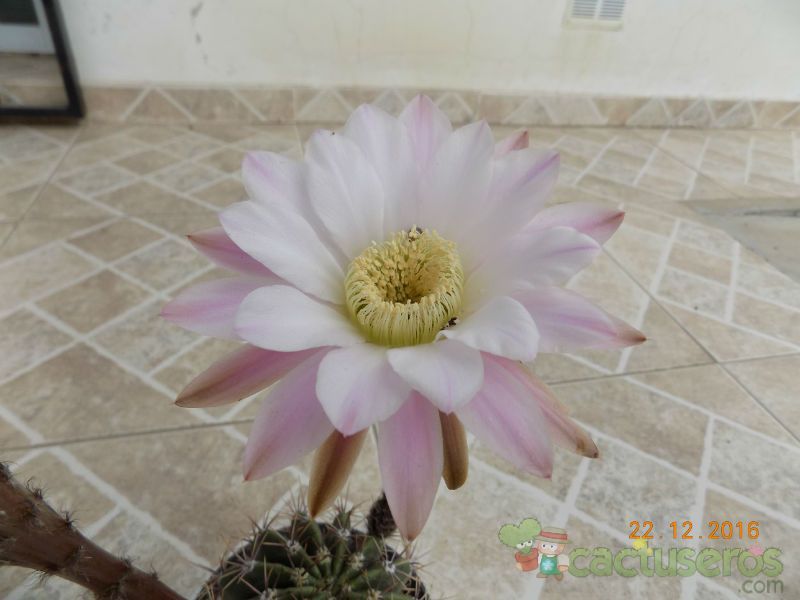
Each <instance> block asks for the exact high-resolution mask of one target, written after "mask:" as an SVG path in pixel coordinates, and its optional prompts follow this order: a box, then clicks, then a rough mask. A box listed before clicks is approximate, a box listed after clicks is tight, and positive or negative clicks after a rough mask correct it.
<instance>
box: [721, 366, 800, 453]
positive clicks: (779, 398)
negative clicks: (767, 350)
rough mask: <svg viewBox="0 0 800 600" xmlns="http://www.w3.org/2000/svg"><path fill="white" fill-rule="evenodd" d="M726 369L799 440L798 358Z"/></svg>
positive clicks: (727, 367)
mask: <svg viewBox="0 0 800 600" xmlns="http://www.w3.org/2000/svg"><path fill="white" fill-rule="evenodd" d="M725 368H726V369H727V370H728V371H729V372H730V373H731V374H732V375H733V376H734V377H736V379H738V380H739V382H741V384H742V385H743V386H744V387H745V388H747V389H748V390H749V391H750V393H752V394H753V395H754V396H755V397H756V398H757V399H758V400H759V401H760V402H761V403H763V405H764V406H765V407H766V408H767V410H769V411H770V412H771V413H772V414H773V415H774V416H775V418H776V419H778V420H779V421H780V422H781V423H783V424H784V425H785V426H786V427H787V428H788V429H789V430H790V431H792V432H793V433H794V435H795V436H796V437H798V438H800V404H798V402H797V382H798V369H800V356H798V355H794V356H785V357H778V358H768V359H763V360H753V361H745V362H736V363H729V364H727V365H725Z"/></svg>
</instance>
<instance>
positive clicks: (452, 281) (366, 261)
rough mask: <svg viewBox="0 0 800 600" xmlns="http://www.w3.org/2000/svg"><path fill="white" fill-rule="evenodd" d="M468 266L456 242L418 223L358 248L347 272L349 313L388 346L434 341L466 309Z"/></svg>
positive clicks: (371, 336) (373, 337)
mask: <svg viewBox="0 0 800 600" xmlns="http://www.w3.org/2000/svg"><path fill="white" fill-rule="evenodd" d="M463 287H464V271H463V270H462V268H461V260H460V259H459V257H458V253H457V252H456V245H455V244H454V243H453V242H450V241H448V240H445V239H443V238H442V237H440V236H439V234H437V233H436V232H435V231H428V230H425V231H423V230H421V229H419V228H416V227H415V228H413V229H412V230H411V231H401V232H400V233H397V234H395V235H394V236H393V237H392V238H391V239H390V240H389V241H386V242H383V243H382V244H377V243H374V242H373V244H372V245H371V246H370V247H369V248H367V249H366V250H364V252H362V253H361V254H359V255H358V256H357V257H356V258H355V259H354V260H353V262H352V263H350V269H349V270H348V272H347V277H346V278H345V296H346V299H347V307H348V310H349V311H350V315H351V316H352V317H353V319H354V320H355V321H356V322H357V323H358V325H359V327H360V328H361V330H362V331H363V332H364V334H365V335H366V337H367V339H368V340H369V341H371V342H373V343H375V344H381V345H384V346H412V345H415V344H425V343H428V342H432V341H433V340H434V338H435V337H436V334H437V333H438V332H439V331H441V330H442V329H443V328H444V327H446V326H447V325H448V324H449V323H450V321H451V320H452V319H455V318H456V317H457V316H458V313H459V311H460V310H461V295H462V290H463Z"/></svg>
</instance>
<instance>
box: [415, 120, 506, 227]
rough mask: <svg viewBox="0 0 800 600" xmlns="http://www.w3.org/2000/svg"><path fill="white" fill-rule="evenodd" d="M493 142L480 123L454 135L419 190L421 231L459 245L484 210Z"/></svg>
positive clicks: (435, 157)
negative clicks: (422, 229)
mask: <svg viewBox="0 0 800 600" xmlns="http://www.w3.org/2000/svg"><path fill="white" fill-rule="evenodd" d="M493 152H494V142H493V140H492V132H491V130H490V129H489V126H488V125H487V124H486V123H485V122H483V121H481V122H478V123H472V124H471V125H466V126H465V127H461V128H460V129H457V130H456V131H454V132H453V134H452V135H451V136H450V137H448V138H447V139H446V140H445V141H444V143H443V144H442V145H441V147H440V148H439V151H438V152H437V153H436V156H434V158H433V164H431V165H430V168H429V169H428V171H427V173H426V174H425V176H424V177H423V179H422V182H421V186H420V202H421V204H420V210H419V212H420V222H419V223H418V224H417V225H419V226H420V227H423V228H427V229H436V230H437V231H438V232H439V233H440V234H442V235H443V236H444V237H445V238H448V239H451V240H453V241H455V242H457V243H459V242H462V241H463V240H462V239H461V238H462V237H463V236H464V235H465V234H466V233H467V231H465V227H464V224H469V223H472V222H474V221H475V220H477V218H478V216H479V215H480V214H481V211H482V210H483V208H484V207H485V204H486V201H487V197H488V193H489V182H490V180H491V175H492V160H491V158H492V153H493Z"/></svg>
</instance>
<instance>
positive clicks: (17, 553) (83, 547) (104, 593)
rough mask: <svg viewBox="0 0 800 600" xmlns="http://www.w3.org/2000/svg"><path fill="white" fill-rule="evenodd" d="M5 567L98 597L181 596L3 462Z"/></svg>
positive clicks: (162, 599) (1, 554) (0, 495)
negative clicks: (79, 525)
mask: <svg viewBox="0 0 800 600" xmlns="http://www.w3.org/2000/svg"><path fill="white" fill-rule="evenodd" d="M0 565H14V566H18V567H26V568H28V569H35V570H36V571H40V572H41V573H44V574H46V575H55V576H57V577H61V578H62V579H67V580H69V581H72V582H74V583H77V584H78V585H81V586H83V587H85V588H86V589H88V590H90V591H92V592H93V593H94V595H95V596H96V597H97V598H101V599H109V600H110V599H112V598H114V599H120V600H139V599H141V600H181V599H182V596H180V595H179V594H177V593H176V592H175V591H173V590H172V589H170V588H169V587H167V586H166V585H164V584H163V583H162V582H161V581H159V580H158V577H157V576H156V575H155V574H154V573H145V572H144V571H140V570H139V569H137V568H136V567H134V566H133V565H132V564H131V562H130V561H128V560H125V559H122V558H119V557H117V556H114V555H113V554H110V553H109V552H106V551H105V550H103V549H102V548H101V547H99V546H98V545H97V544H95V543H94V542H92V541H91V540H89V539H87V538H85V537H84V536H83V535H82V534H81V532H80V531H78V530H77V529H76V528H75V527H74V525H73V523H72V521H71V520H70V519H69V517H68V516H65V515H62V514H61V513H59V512H57V511H56V510H54V509H53V508H52V507H51V506H50V505H49V504H48V503H47V502H46V501H45V500H44V498H43V495H42V492H41V490H39V489H36V488H32V487H26V486H23V485H20V484H19V483H17V482H16V481H15V480H14V478H13V477H12V476H11V472H10V471H9V470H8V467H7V466H6V465H3V464H1V463H0Z"/></svg>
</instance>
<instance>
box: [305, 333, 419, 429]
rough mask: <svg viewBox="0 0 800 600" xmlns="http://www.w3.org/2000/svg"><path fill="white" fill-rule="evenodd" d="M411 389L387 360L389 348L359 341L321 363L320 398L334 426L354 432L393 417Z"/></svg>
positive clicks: (331, 354)
mask: <svg viewBox="0 0 800 600" xmlns="http://www.w3.org/2000/svg"><path fill="white" fill-rule="evenodd" d="M410 393H411V388H410V387H408V385H407V384H406V383H405V382H404V381H403V380H402V379H401V378H400V377H399V376H398V375H397V373H395V372H394V371H393V370H392V368H391V367H390V366H389V363H388V362H387V360H386V348H383V347H381V346H375V345H373V344H357V345H355V346H350V347H349V348H340V349H338V350H333V351H331V352H329V353H328V355H327V356H326V357H325V359H324V360H323V361H322V363H321V364H320V366H319V374H318V375H317V397H318V398H319V401H320V403H321V404H322V408H323V409H325V413H326V414H327V415H328V418H329V419H330V420H331V423H333V425H334V427H336V429H338V430H339V431H340V432H341V433H343V434H344V435H353V434H354V433H357V432H359V431H361V430H362V429H365V428H367V427H369V426H370V425H373V424H374V423H377V422H378V421H383V420H384V419H388V418H389V417H390V416H392V415H393V414H394V413H395V412H396V411H397V409H398V408H400V406H401V405H402V404H403V402H404V401H405V400H406V399H407V398H408V395H409V394H410Z"/></svg>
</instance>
